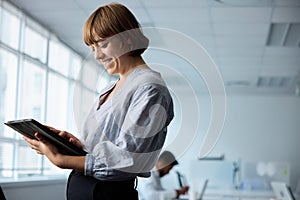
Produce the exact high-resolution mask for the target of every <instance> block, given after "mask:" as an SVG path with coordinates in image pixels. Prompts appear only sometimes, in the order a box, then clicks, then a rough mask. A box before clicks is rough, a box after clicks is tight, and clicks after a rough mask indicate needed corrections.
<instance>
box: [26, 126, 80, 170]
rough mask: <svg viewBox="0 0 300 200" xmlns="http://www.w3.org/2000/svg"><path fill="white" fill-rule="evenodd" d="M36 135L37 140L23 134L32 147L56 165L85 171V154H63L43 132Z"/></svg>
mask: <svg viewBox="0 0 300 200" xmlns="http://www.w3.org/2000/svg"><path fill="white" fill-rule="evenodd" d="M55 130H56V129H55ZM60 132H62V131H60ZM67 135H68V134H67ZM70 135H71V134H70ZM70 135H69V136H70ZM71 136H72V135H71ZM35 137H36V138H37V140H35V139H31V138H28V137H26V136H23V138H24V139H25V141H26V142H27V143H28V144H29V146H30V147H31V148H32V149H34V150H36V152H37V153H39V154H42V155H45V156H46V157H47V158H48V159H49V160H50V162H52V163H53V164H54V165H56V166H57V167H60V168H64V169H75V170H78V171H81V172H83V171H84V163H85V156H69V155H64V154H61V153H60V152H59V151H58V149H57V148H56V147H55V146H54V145H53V144H51V143H50V142H48V141H47V140H45V139H44V138H43V137H42V136H41V134H39V133H35ZM72 138H73V139H74V138H76V137H74V136H73V137H72ZM76 139H77V138H76ZM77 140H78V139H77ZM78 141H79V140H78ZM80 144H81V142H80Z"/></svg>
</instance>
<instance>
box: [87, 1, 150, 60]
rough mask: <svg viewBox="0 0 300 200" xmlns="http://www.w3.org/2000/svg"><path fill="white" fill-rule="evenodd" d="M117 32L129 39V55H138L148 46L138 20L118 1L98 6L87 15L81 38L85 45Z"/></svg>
mask: <svg viewBox="0 0 300 200" xmlns="http://www.w3.org/2000/svg"><path fill="white" fill-rule="evenodd" d="M120 33H121V34H120ZM117 34H120V35H121V37H122V38H123V39H129V40H130V42H131V45H132V46H131V49H132V51H131V52H129V55H131V56H139V55H141V54H142V53H143V52H144V51H145V50H146V49H147V48H148V45H149V40H148V38H147V37H146V36H145V35H144V34H143V33H142V30H141V26H140V24H139V22H138V21H137V19H136V18H135V17H134V15H133V14H132V13H131V12H130V10H129V9H128V8H126V7H125V6H123V5H122V4H119V3H110V4H107V5H104V6H101V7H99V8H98V9H97V10H95V11H94V12H93V13H92V14H91V15H90V16H89V18H88V19H87V20H86V22H85V24H84V28H83V39H84V42H85V44H87V45H91V44H95V43H97V42H99V40H97V39H96V38H101V39H105V38H108V37H112V36H114V35H117ZM95 37H96V38H95ZM124 37H126V38H124Z"/></svg>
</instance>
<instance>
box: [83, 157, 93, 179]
mask: <svg viewBox="0 0 300 200" xmlns="http://www.w3.org/2000/svg"><path fill="white" fill-rule="evenodd" d="M93 166H94V157H93V156H92V155H91V154H86V157H85V163H84V169H85V170H84V175H86V176H93Z"/></svg>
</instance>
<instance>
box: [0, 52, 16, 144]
mask: <svg viewBox="0 0 300 200" xmlns="http://www.w3.org/2000/svg"><path fill="white" fill-rule="evenodd" d="M17 64H18V59H17V56H16V55H14V54H12V53H9V52H8V51H5V50H3V49H0V120H1V122H4V121H6V120H11V119H14V117H15V113H16V110H15V109H16V107H15V105H16V95H17V92H16V89H17ZM0 136H4V137H10V138H11V137H13V134H12V131H11V130H10V129H9V128H7V127H6V126H4V124H3V123H0Z"/></svg>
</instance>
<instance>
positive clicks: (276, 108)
mask: <svg viewBox="0 0 300 200" xmlns="http://www.w3.org/2000/svg"><path fill="white" fill-rule="evenodd" d="M199 99H200V104H201V105H200V113H199V114H200V115H201V116H202V118H201V120H200V126H202V127H200V129H199V133H198V134H199V136H198V137H197V138H196V139H195V141H194V142H193V144H192V145H191V146H190V147H189V148H188V150H187V151H186V152H185V153H184V154H183V155H182V156H181V157H180V158H179V161H180V165H179V166H178V168H179V169H180V171H182V172H184V173H185V174H188V171H189V170H190V166H189V165H190V162H191V161H195V160H197V156H198V152H199V151H200V146H201V144H202V143H201V142H202V138H203V133H204V132H205V130H206V129H207V126H208V122H209V117H210V105H209V101H208V100H207V97H203V98H202V97H200V98H199ZM201 99H203V101H201ZM181 100H182V99H181ZM182 101H183V102H181V103H184V102H189V101H190V100H189V97H185V99H184V100H182ZM191 110H192V109H191ZM189 120H190V121H192V120H193V119H192V118H191V119H189ZM182 131H184V132H186V133H188V132H190V131H193V130H191V129H189V128H185V129H184V130H182ZM172 132H176V130H172V129H170V134H172ZM171 137H174V136H171ZM299 143H300V98H299V97H294V96H276V95H274V96H227V113H226V120H225V124H224V128H223V132H222V135H221V138H220V140H219V141H218V143H217V145H216V146H215V148H214V149H213V151H212V152H211V154H210V155H213V156H218V155H221V154H225V159H226V160H233V161H236V160H238V159H239V158H241V159H242V162H245V161H254V162H256V161H265V162H268V161H287V162H289V163H290V173H291V177H290V183H291V186H292V188H295V187H296V184H297V180H298V179H299V178H300V153H299V152H300V145H299ZM190 177H193V176H190ZM175 186H177V183H176V184H175Z"/></svg>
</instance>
